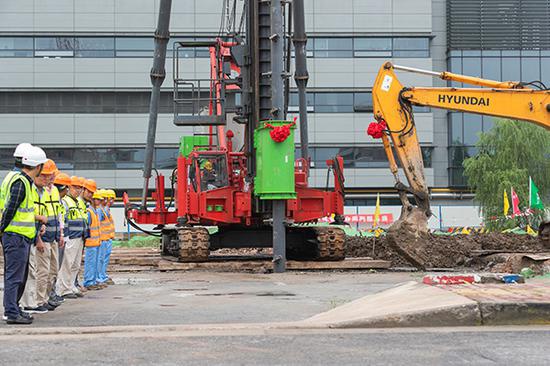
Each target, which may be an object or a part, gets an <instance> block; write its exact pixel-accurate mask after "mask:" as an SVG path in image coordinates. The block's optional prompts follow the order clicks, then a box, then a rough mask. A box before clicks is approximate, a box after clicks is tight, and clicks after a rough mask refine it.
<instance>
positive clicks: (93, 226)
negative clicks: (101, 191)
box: [84, 207, 101, 247]
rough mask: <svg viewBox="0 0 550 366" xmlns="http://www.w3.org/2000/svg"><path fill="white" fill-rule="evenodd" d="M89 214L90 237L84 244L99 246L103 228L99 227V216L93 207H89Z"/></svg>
mask: <svg viewBox="0 0 550 366" xmlns="http://www.w3.org/2000/svg"><path fill="white" fill-rule="evenodd" d="M88 214H89V215H90V222H89V223H88V224H89V228H90V237H89V238H87V239H86V241H85V242H84V245H85V246H87V247H97V246H99V245H100V244H101V242H100V240H101V239H100V237H101V229H100V227H99V218H98V217H97V213H96V212H95V210H94V209H93V208H91V207H90V208H88Z"/></svg>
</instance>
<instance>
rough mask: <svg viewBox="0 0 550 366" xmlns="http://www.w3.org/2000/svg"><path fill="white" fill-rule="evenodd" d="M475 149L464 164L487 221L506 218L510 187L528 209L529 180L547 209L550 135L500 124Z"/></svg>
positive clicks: (515, 123)
mask: <svg viewBox="0 0 550 366" xmlns="http://www.w3.org/2000/svg"><path fill="white" fill-rule="evenodd" d="M476 146H477V147H478V149H479V152H478V154H477V155H476V156H474V157H471V158H468V159H465V160H464V163H463V164H464V173H465V175H466V177H467V179H468V185H469V186H470V187H471V188H472V189H473V190H474V191H475V201H476V202H477V203H478V204H479V205H480V207H481V208H482V211H483V216H484V217H485V218H490V217H495V216H496V217H502V216H503V210H504V208H503V204H504V201H503V192H504V190H506V191H507V192H508V198H509V199H511V197H510V187H514V190H515V191H516V193H517V194H518V196H519V199H520V208H521V209H522V210H523V209H525V208H527V206H528V205H529V184H528V182H529V176H531V177H532V178H533V181H534V182H535V184H536V185H537V187H538V188H539V190H540V195H541V198H542V200H543V202H544V203H545V205H546V206H547V207H548V203H549V202H548V201H549V196H550V131H547V130H545V129H543V128H542V127H538V126H536V125H534V124H531V123H527V122H523V121H510V120H498V121H496V123H495V126H494V128H493V129H491V130H490V131H488V132H486V133H482V134H481V135H480V139H479V141H478V143H477V144H476ZM510 206H511V201H510Z"/></svg>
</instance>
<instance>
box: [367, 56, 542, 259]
mask: <svg viewBox="0 0 550 366" xmlns="http://www.w3.org/2000/svg"><path fill="white" fill-rule="evenodd" d="M395 70H401V71H406V72H413V73H419V74H425V75H430V76H434V77H438V78H440V79H443V80H448V81H455V82H460V83H464V84H469V85H475V86H479V87H481V88H438V87H405V86H404V85H402V84H401V82H400V81H399V79H398V78H397V75H396V73H395ZM533 85H536V84H534V83H522V82H517V81H503V82H502V81H494V80H486V79H481V78H476V77H472V76H465V75H458V74H453V73H449V72H440V73H438V72H433V71H428V70H421V69H416V68H411V67H405V66H397V65H393V64H392V63H391V62H386V63H385V64H384V65H383V66H382V67H381V68H380V70H379V72H378V75H377V77H376V80H375V83H374V85H373V89H372V97H373V105H374V118H375V119H376V121H377V123H373V124H371V126H369V130H368V133H369V134H370V135H371V136H373V137H380V138H382V142H383V144H384V149H385V151H386V154H387V156H388V161H389V164H390V170H391V171H392V173H393V175H394V177H395V181H396V188H397V189H398V191H399V195H400V198H401V202H402V204H403V209H402V212H401V217H400V218H399V220H398V221H397V222H396V223H395V224H394V225H393V226H392V228H393V233H395V235H393V239H394V240H393V243H394V244H395V245H394V246H395V247H396V249H398V251H399V252H401V254H403V255H404V256H405V257H407V258H408V259H409V260H410V261H411V262H413V263H414V264H416V265H417V267H420V268H423V267H424V266H423V263H422V258H421V256H420V255H419V253H418V251H416V250H410V249H411V248H410V243H411V242H414V241H416V242H418V239H419V238H420V237H421V236H422V235H423V234H426V233H427V219H428V218H429V216H430V215H431V212H430V204H429V193H428V187H427V184H426V180H425V177H424V165H423V159H422V151H421V149H420V144H419V141H418V136H417V132H416V127H415V123H414V115H413V112H412V106H413V105H417V106H429V107H434V108H441V109H447V110H455V111H461V112H468V113H476V114H481V115H488V116H495V117H503V118H510V119H517V120H521V121H526V122H530V123H534V124H536V125H538V126H541V127H544V128H546V129H548V130H550V91H549V90H546V89H543V88H540V89H534V88H532V87H531V86H533ZM394 151H395V154H396V155H397V158H398V159H399V162H400V163H401V167H402V168H403V173H404V174H405V176H406V178H407V181H408V186H406V185H405V184H403V183H402V182H401V181H400V178H399V174H398V168H397V163H396V159H395V157H394ZM407 193H410V194H412V195H413V196H414V198H415V200H416V206H413V205H412V204H411V203H410V202H409V200H408V198H407ZM546 225H547V224H545V225H542V226H544V227H546ZM392 228H390V234H391V232H392ZM407 234H410V235H412V238H411V237H408V235H407ZM399 236H402V237H403V238H405V239H404V240H408V241H409V245H407V246H403V245H400V243H398V241H399V240H400V239H399ZM407 237H408V238H407ZM390 241H392V240H391V239H390ZM412 249H415V248H412Z"/></svg>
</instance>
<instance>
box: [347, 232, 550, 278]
mask: <svg viewBox="0 0 550 366" xmlns="http://www.w3.org/2000/svg"><path fill="white" fill-rule="evenodd" d="M548 251H549V250H548V249H545V248H544V246H543V244H542V242H541V241H540V240H539V239H538V238H536V237H531V236H529V235H515V234H501V233H489V234H471V235H456V236H436V235H431V234H430V235H429V236H428V238H427V241H426V245H425V247H424V249H423V254H424V255H425V257H426V258H427V261H426V267H430V268H460V267H469V268H474V269H480V270H481V269H485V270H495V271H501V270H505V271H506V272H511V271H514V270H517V267H518V266H520V265H522V264H525V262H522V261H521V260H520V261H519V262H520V264H516V265H514V266H512V265H508V266H505V265H504V264H505V263H506V262H507V261H509V260H510V258H511V257H514V256H517V254H518V253H541V252H548ZM499 252H508V253H499ZM347 256H348V257H373V258H375V259H385V260H390V261H392V267H412V264H411V263H409V262H408V261H407V260H406V259H405V258H404V257H403V256H401V255H400V254H399V253H398V252H397V251H396V250H395V249H393V247H392V246H391V245H390V244H389V241H388V240H387V239H386V237H379V238H374V237H368V238H367V237H348V238H347ZM515 262H518V260H517V259H516V260H515ZM527 264H528V263H527Z"/></svg>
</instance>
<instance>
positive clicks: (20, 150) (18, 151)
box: [13, 142, 32, 158]
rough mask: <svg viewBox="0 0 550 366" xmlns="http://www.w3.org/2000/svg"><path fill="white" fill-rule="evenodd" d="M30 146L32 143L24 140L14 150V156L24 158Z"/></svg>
mask: <svg viewBox="0 0 550 366" xmlns="http://www.w3.org/2000/svg"><path fill="white" fill-rule="evenodd" d="M30 148H32V145H31V144H29V143H28V142H23V143H21V144H19V145H17V147H16V148H15V151H14V152H13V157H14V158H22V157H23V155H24V154H25V151H28V150H29V149H30Z"/></svg>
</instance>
